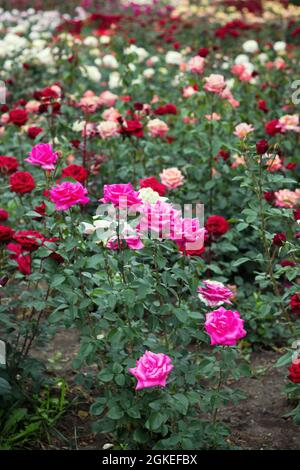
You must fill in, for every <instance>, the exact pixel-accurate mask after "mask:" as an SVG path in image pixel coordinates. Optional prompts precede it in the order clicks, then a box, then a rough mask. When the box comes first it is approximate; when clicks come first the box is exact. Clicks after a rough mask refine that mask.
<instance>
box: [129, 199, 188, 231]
mask: <svg viewBox="0 0 300 470" xmlns="http://www.w3.org/2000/svg"><path fill="white" fill-rule="evenodd" d="M142 210H143V215H142V217H141V220H140V224H139V226H138V227H137V228H138V230H139V232H140V233H141V234H145V236H146V237H147V236H148V233H149V230H150V231H151V238H155V236H156V234H157V235H158V236H159V237H160V238H171V234H172V233H173V231H174V224H175V221H176V219H177V218H178V217H179V216H180V211H178V210H176V209H174V207H173V206H172V205H171V204H170V203H168V202H163V201H157V202H156V203H155V204H149V203H146V204H144V206H143V208H142Z"/></svg>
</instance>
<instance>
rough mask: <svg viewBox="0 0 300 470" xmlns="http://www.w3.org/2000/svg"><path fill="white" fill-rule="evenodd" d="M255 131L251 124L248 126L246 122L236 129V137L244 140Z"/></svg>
mask: <svg viewBox="0 0 300 470" xmlns="http://www.w3.org/2000/svg"><path fill="white" fill-rule="evenodd" d="M253 131H254V127H253V126H252V125H251V124H247V123H246V122H241V124H238V125H237V126H236V127H235V131H234V133H233V134H234V135H236V136H237V137H238V138H239V139H244V138H245V137H247V135H248V134H249V133H250V132H253Z"/></svg>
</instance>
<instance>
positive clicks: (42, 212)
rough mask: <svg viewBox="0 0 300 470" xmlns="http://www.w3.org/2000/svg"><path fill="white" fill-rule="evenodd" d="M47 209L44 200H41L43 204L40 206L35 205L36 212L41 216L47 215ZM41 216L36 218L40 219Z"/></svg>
mask: <svg viewBox="0 0 300 470" xmlns="http://www.w3.org/2000/svg"><path fill="white" fill-rule="evenodd" d="M46 209H47V206H46V204H45V203H44V201H43V202H41V204H40V205H39V206H35V208H34V210H35V212H37V213H38V214H40V216H41V217H45V216H46ZM41 217H38V216H37V217H34V220H40V219H41Z"/></svg>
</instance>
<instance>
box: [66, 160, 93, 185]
mask: <svg viewBox="0 0 300 470" xmlns="http://www.w3.org/2000/svg"><path fill="white" fill-rule="evenodd" d="M61 176H62V178H68V177H71V178H74V180H76V181H78V182H79V183H84V182H85V181H86V179H87V177H88V172H87V171H86V169H85V168H84V167H83V166H81V165H76V164H73V165H69V166H67V167H66V168H63V170H62V173H61Z"/></svg>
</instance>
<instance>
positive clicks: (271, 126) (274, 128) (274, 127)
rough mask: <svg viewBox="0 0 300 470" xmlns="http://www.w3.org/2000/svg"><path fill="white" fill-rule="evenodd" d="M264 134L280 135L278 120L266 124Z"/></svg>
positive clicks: (280, 127) (280, 128) (280, 129)
mask: <svg viewBox="0 0 300 470" xmlns="http://www.w3.org/2000/svg"><path fill="white" fill-rule="evenodd" d="M265 132H266V134H268V135H276V134H281V132H282V126H281V123H280V121H279V120H278V119H273V120H272V121H269V122H267V124H265Z"/></svg>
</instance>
